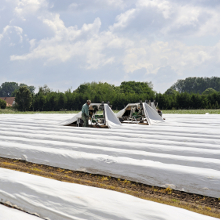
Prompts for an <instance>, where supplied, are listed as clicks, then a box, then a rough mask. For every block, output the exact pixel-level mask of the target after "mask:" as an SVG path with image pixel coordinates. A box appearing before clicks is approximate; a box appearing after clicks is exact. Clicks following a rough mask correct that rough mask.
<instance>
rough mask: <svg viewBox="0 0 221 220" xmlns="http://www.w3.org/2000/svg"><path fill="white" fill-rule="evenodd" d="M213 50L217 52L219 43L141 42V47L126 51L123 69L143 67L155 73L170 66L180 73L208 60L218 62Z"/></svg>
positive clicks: (131, 71) (129, 71) (134, 69)
mask: <svg viewBox="0 0 221 220" xmlns="http://www.w3.org/2000/svg"><path fill="white" fill-rule="evenodd" d="M215 51H216V54H217V52H218V51H219V45H216V46H214V47H205V46H186V45H185V44H183V43H181V42H178V41H174V42H170V43H168V42H160V41H159V42H154V43H152V44H148V43H147V42H146V44H145V42H142V47H136V48H132V49H129V50H127V51H126V55H125V58H124V61H123V64H124V70H125V72H126V73H133V72H134V71H136V70H139V69H142V68H145V69H146V74H156V73H157V72H158V70H159V69H160V68H163V67H167V66H170V67H171V69H172V70H174V71H175V72H176V73H177V74H180V75H182V74H184V73H185V72H186V71H188V70H190V69H193V68H195V67H197V66H200V65H203V64H205V63H207V62H209V61H210V62H213V63H218V62H217V57H216V55H214V52H215Z"/></svg>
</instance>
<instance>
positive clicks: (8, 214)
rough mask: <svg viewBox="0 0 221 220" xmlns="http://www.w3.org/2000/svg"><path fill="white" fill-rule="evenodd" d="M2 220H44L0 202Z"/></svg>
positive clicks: (0, 217)
mask: <svg viewBox="0 0 221 220" xmlns="http://www.w3.org/2000/svg"><path fill="white" fill-rule="evenodd" d="M0 219H1V220H43V219H42V218H39V217H37V216H34V215H31V214H28V213H25V212H23V211H20V210H17V209H14V208H10V207H7V206H5V205H1V204H0Z"/></svg>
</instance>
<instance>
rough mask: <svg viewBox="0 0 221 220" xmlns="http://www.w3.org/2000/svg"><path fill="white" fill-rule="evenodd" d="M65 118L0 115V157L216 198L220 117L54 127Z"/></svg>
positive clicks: (181, 117)
mask: <svg viewBox="0 0 221 220" xmlns="http://www.w3.org/2000/svg"><path fill="white" fill-rule="evenodd" d="M68 118H70V115H69V114H0V156H1V157H7V158H12V159H22V160H26V161H29V162H33V163H38V164H46V165H50V166H54V167H60V168H66V169H71V170H79V171H84V172H89V173H99V174H101V175H108V176H113V177H116V178H125V179H128V180H131V181H132V180H133V181H137V182H142V183H145V184H148V185H154V186H163V187H167V186H168V185H170V186H171V187H173V188H174V189H177V190H183V191H186V192H191V193H197V194H202V195H205V196H212V197H217V198H219V197H220V160H219V159H220V116H219V115H218V114H217V115H212V114H208V115H205V114H204V115H196V114H193V115H182V114H181V115H179V114H177V115H176V114H175V115H174V114H171V115H170V114H168V115H166V118H167V123H161V126H158V124H154V125H152V126H141V125H136V124H135V125H134V124H132V125H128V124H122V126H118V127H114V128H113V129H84V128H82V127H79V128H78V127H67V126H58V122H59V121H64V120H65V119H68Z"/></svg>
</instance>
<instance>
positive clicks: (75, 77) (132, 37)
mask: <svg viewBox="0 0 221 220" xmlns="http://www.w3.org/2000/svg"><path fill="white" fill-rule="evenodd" d="M219 43H220V2H219V1H218V0H191V1H184V0H179V1H177V0H168V1H164V0H105V1H104V0H65V1H60V0H2V1H1V3H0V84H1V83H3V82H18V83H26V84H28V85H34V86H35V87H36V90H35V92H37V91H38V87H39V86H43V85H44V84H47V85H48V86H49V88H51V89H53V90H55V91H57V90H59V91H66V90H67V89H69V88H72V89H76V88H77V87H78V86H79V85H80V84H81V83H84V82H92V81H96V82H99V81H101V82H108V83H110V84H114V85H120V83H121V82H122V81H131V80H135V81H148V82H149V81H151V82H152V83H153V85H154V90H155V91H157V92H161V93H163V92H165V91H166V89H168V88H169V87H170V86H171V85H172V84H173V83H175V82H176V81H177V80H178V79H185V78H186V77H191V76H196V77H211V76H219V75H220V49H219Z"/></svg>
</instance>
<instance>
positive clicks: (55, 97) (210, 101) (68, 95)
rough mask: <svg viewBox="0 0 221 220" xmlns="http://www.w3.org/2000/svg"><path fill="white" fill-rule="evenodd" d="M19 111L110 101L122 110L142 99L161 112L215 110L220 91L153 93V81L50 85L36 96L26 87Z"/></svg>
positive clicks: (19, 98)
mask: <svg viewBox="0 0 221 220" xmlns="http://www.w3.org/2000/svg"><path fill="white" fill-rule="evenodd" d="M15 94H16V99H15V101H16V103H17V108H18V109H19V110H22V111H25V110H32V111H39V110H40V111H58V110H60V109H67V110H81V108H82V105H83V104H84V103H85V102H86V100H87V99H90V100H91V101H92V102H94V103H99V102H102V101H104V102H107V101H110V103H111V105H112V108H113V109H118V110H120V109H122V108H124V106H126V105H127V104H128V103H134V102H139V101H140V100H142V101H145V100H152V101H153V100H156V102H158V103H159V108H160V109H212V108H214V109H215V108H220V92H217V91H215V90H214V89H212V88H207V89H206V90H205V91H204V92H202V94H199V93H187V92H182V93H180V92H178V91H176V90H174V89H172V88H170V89H169V90H167V91H166V92H165V93H164V94H161V93H156V92H154V91H153V86H152V83H151V82H135V81H129V82H122V83H121V85H120V86H114V85H110V84H108V83H101V82H99V83H96V82H92V83H84V84H81V85H80V86H79V87H78V88H77V89H76V90H74V91H73V92H72V91H71V90H70V89H69V90H67V91H66V92H64V93H63V92H54V91H52V90H51V89H50V88H48V86H47V85H45V86H43V87H40V88H39V91H38V93H37V94H33V93H31V92H30V90H29V89H28V87H27V86H21V87H20V88H19V89H18V90H17V91H16V92H15Z"/></svg>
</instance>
